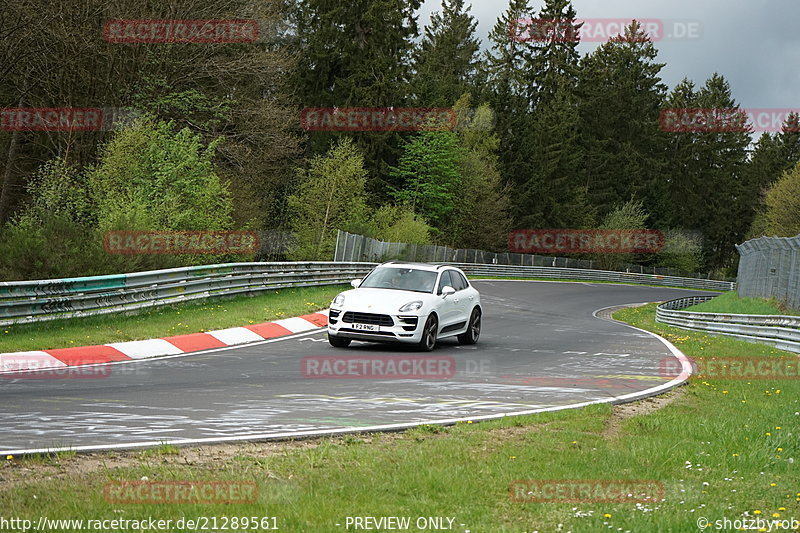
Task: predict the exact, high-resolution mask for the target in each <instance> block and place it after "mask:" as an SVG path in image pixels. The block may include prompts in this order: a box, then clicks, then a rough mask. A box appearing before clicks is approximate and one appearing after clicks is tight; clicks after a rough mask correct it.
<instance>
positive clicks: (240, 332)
mask: <svg viewBox="0 0 800 533" xmlns="http://www.w3.org/2000/svg"><path fill="white" fill-rule="evenodd" d="M207 333H208V334H209V335H211V336H212V337H214V338H215V339H217V340H218V341H220V342H223V343H225V344H227V345H228V346H232V345H235V344H244V343H246V342H255V341H263V340H264V337H262V336H261V335H259V334H258V333H255V332H253V331H250V330H249V329H247V328H227V329H218V330H216V331H208V332H207Z"/></svg>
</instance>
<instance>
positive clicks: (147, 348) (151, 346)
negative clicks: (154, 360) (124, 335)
mask: <svg viewBox="0 0 800 533" xmlns="http://www.w3.org/2000/svg"><path fill="white" fill-rule="evenodd" d="M106 346H111V347H112V348H114V349H116V350H119V351H120V352H122V353H124V354H125V355H127V356H128V357H130V358H131V359H145V358H147V357H155V356H157V355H177V354H179V353H183V350H181V349H180V348H178V347H176V346H173V345H172V344H170V343H169V342H167V341H165V340H164V339H148V340H144V341H128V342H115V343H112V344H106Z"/></svg>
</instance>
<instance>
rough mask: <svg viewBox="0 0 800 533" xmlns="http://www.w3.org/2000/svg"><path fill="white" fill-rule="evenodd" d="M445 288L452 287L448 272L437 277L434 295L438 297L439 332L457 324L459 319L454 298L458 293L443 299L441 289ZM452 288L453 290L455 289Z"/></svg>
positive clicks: (456, 302)
mask: <svg viewBox="0 0 800 533" xmlns="http://www.w3.org/2000/svg"><path fill="white" fill-rule="evenodd" d="M447 286H450V287H453V279H452V278H451V277H450V270H445V271H444V272H442V275H441V276H440V277H439V284H438V285H437V286H436V294H437V295H438V296H439V305H437V311H438V314H439V331H442V329H443V328H446V327H447V326H450V325H452V324H454V323H455V322H458V317H459V308H458V304H459V302H458V298H457V296H456V295H457V294H458V293H457V292H456V294H451V295H450V296H447V297H445V296H444V295H443V294H442V289H444V288H445V287H447ZM453 288H454V289H455V287H453Z"/></svg>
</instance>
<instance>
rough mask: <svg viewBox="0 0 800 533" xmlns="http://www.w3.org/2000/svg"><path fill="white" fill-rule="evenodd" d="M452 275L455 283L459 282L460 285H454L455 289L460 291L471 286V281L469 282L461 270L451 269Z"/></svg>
mask: <svg viewBox="0 0 800 533" xmlns="http://www.w3.org/2000/svg"><path fill="white" fill-rule="evenodd" d="M450 277H452V278H453V283H457V284H458V287H454V288H455V290H457V291H460V290H462V289H466V288H467V287H469V283H467V280H466V278H465V277H464V275H463V274H462V273H461V272H456V271H455V270H451V271H450Z"/></svg>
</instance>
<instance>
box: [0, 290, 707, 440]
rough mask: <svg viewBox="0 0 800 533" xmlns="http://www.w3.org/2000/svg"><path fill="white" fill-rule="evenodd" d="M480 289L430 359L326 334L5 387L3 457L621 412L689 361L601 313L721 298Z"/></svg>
mask: <svg viewBox="0 0 800 533" xmlns="http://www.w3.org/2000/svg"><path fill="white" fill-rule="evenodd" d="M474 284H475V286H476V288H478V290H480V291H481V297H482V303H483V309H484V321H483V331H482V333H481V339H480V341H479V342H478V344H477V345H475V346H459V345H458V344H457V343H456V341H455V340H454V339H453V340H446V341H442V342H440V344H439V345H438V346H437V348H436V349H435V350H434V351H433V352H432V353H430V354H421V353H418V352H415V351H413V350H411V349H406V348H404V347H397V346H384V345H375V344H367V343H358V342H354V343H353V344H352V345H351V347H350V348H349V349H336V348H333V347H331V346H330V345H329V344H328V342H327V339H326V335H325V332H324V330H318V331H314V332H312V333H307V334H300V335H295V336H292V337H286V338H282V339H276V340H273V341H265V342H263V343H258V344H250V345H246V346H242V347H234V348H222V349H217V350H212V351H207V352H202V353H199V354H198V353H196V354H189V355H186V356H176V357H168V358H161V359H154V360H149V361H148V360H145V361H134V362H131V363H124V364H112V365H98V366H95V367H92V369H86V375H81V376H74V375H71V376H68V377H65V376H42V378H41V379H36V376H35V375H31V376H30V377H29V378H24V379H20V378H19V377H13V378H11V377H6V378H4V377H2V376H0V405H2V411H1V412H0V421H2V423H0V451H1V452H0V453H2V454H3V455H5V454H6V453H20V451H22V450H36V449H38V450H42V449H51V448H61V447H72V448H76V449H101V448H131V447H139V446H152V445H154V444H158V443H161V442H171V443H175V444H181V443H183V444H189V443H191V442H213V441H232V440H247V439H253V440H255V439H266V438H276V437H281V436H283V437H286V436H292V435H297V436H300V435H308V434H315V433H322V434H325V433H333V432H341V431H342V430H354V429H364V428H372V427H374V426H386V425H405V424H418V423H424V422H429V421H442V420H448V419H475V418H479V417H486V416H488V415H493V416H497V415H502V414H504V413H516V412H524V411H532V410H539V409H552V408H558V407H560V406H567V405H572V404H576V403H583V402H592V401H608V400H609V399H611V398H614V397H619V396H623V395H631V394H635V393H640V392H642V391H646V390H647V389H652V388H653V387H657V386H659V385H664V384H666V383H667V382H669V381H670V380H671V378H670V377H669V376H665V371H664V368H665V363H666V364H667V366H670V365H671V367H673V368H674V365H675V361H676V359H675V357H674V356H673V355H672V354H671V352H670V350H669V348H668V347H667V346H666V345H665V344H664V343H662V342H661V341H660V340H659V339H657V338H655V337H653V336H651V335H648V334H645V333H643V332H641V331H639V330H636V329H633V328H630V327H627V326H625V325H623V324H619V323H615V322H611V321H608V320H603V319H601V318H597V317H595V316H594V315H593V313H594V312H595V311H596V310H598V309H601V308H604V307H607V306H616V305H624V304H630V303H639V302H651V301H660V300H668V299H671V298H679V297H682V296H689V295H692V294H708V293H699V292H698V291H689V290H682V289H666V288H654V287H645V286H629V285H613V284H592V283H551V282H522V281H479V282H475V283H474ZM340 356H359V358H362V359H363V358H364V357H367V358H370V359H371V360H375V361H379V362H380V363H381V364H384V363H385V364H388V362H389V361H390V360H391V361H392V362H394V363H399V362H401V361H404V360H405V361H406V363H407V364H410V363H409V361H417V363H416V365H417V366H416V367H413V368H415V371H416V372H418V371H419V369H420V368H423V369H424V372H423V373H422V375H417V376H416V377H413V378H409V377H406V376H405V375H403V376H397V375H393V376H386V375H385V374H384V375H380V376H374V375H371V376H363V377H353V374H352V372H351V370H347V371H346V372H345V375H344V376H342V375H341V374H340V373H337V374H336V375H333V374H332V372H331V368H334V367H332V366H330V365H329V366H327V367H325V366H324V365H323V364H322V363H324V362H325V360H323V359H321V358H322V357H328V358H329V357H340ZM308 358H311V359H308ZM425 360H432V361H433V362H434V363H435V364H433V363H431V362H429V361H425ZM327 361H328V363H330V360H329V359H328V360H327ZM424 363H427V364H428V366H427V367H424V366H422V365H423V364H424ZM326 368H327V371H326V370H325V369H326ZM385 368H389V367H388V366H387V367H385ZM397 368H400V366H398V367H397ZM339 369H340V370H341V368H339ZM347 372H351V373H350V374H348V373H347ZM418 373H419V372H418ZM666 373H668V372H666Z"/></svg>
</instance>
